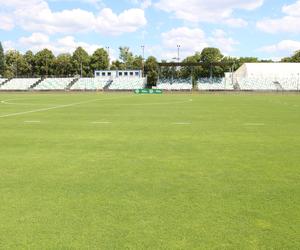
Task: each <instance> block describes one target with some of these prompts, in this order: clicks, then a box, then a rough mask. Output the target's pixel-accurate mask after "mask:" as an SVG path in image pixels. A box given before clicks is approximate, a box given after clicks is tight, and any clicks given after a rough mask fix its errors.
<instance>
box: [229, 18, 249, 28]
mask: <svg viewBox="0 0 300 250" xmlns="http://www.w3.org/2000/svg"><path fill="white" fill-rule="evenodd" d="M224 23H225V24H227V25H228V26H230V27H233V28H242V27H246V26H247V25H248V22H247V21H245V20H244V19H241V18H228V19H226V20H224Z"/></svg>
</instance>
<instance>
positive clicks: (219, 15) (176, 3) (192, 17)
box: [155, 0, 264, 27]
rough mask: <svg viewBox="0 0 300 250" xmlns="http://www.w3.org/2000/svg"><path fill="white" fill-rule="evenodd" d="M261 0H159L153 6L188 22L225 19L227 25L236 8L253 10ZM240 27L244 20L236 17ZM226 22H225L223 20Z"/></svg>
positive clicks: (229, 23)
mask: <svg viewBox="0 0 300 250" xmlns="http://www.w3.org/2000/svg"><path fill="white" fill-rule="evenodd" d="M263 2H264V1H263V0H248V1H242V0H230V1H224V0H210V1H206V0H189V1H186V0H171V1H170V0H160V1H158V2H157V3H156V4H155V6H156V7H157V8H158V9H161V10H164V11H166V12H169V13H173V14H174V16H175V17H176V18H178V19H182V20H185V21H189V22H203V21H204V22H212V23H216V22H219V21H224V20H225V21H226V20H227V24H228V25H232V24H233V22H232V21H233V20H234V19H232V13H233V11H234V10H236V9H244V10H254V9H256V8H258V7H260V6H261V5H262V4H263ZM236 20H237V21H238V23H239V24H238V25H236V24H234V25H233V26H238V27H240V26H241V25H242V26H243V25H245V24H246V21H244V20H242V19H236ZM225 24H226V22H225Z"/></svg>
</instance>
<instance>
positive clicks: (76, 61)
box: [72, 47, 91, 77]
mask: <svg viewBox="0 0 300 250" xmlns="http://www.w3.org/2000/svg"><path fill="white" fill-rule="evenodd" d="M72 64H73V69H74V73H75V74H77V75H81V73H82V76H83V77H86V76H89V75H90V72H91V71H90V65H89V64H90V56H89V54H88V53H87V52H86V51H85V50H84V49H83V48H82V47H78V48H77V49H76V50H75V51H74V53H73V56H72Z"/></svg>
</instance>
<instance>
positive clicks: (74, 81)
mask: <svg viewBox="0 0 300 250" xmlns="http://www.w3.org/2000/svg"><path fill="white" fill-rule="evenodd" d="M78 80H79V78H75V79H73V80H72V81H71V82H70V83H69V84H68V85H67V87H66V90H70V89H71V88H72V86H73V85H74V84H75V83H76V82H78Z"/></svg>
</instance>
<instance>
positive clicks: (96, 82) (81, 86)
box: [71, 77, 110, 90]
mask: <svg viewBox="0 0 300 250" xmlns="http://www.w3.org/2000/svg"><path fill="white" fill-rule="evenodd" d="M109 81H110V78H102V77H101V78H80V79H78V81H77V82H76V83H75V84H74V85H73V86H72V87H71V89H72V90H97V89H103V88H104V87H105V86H106V85H107V84H108V83H109Z"/></svg>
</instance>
